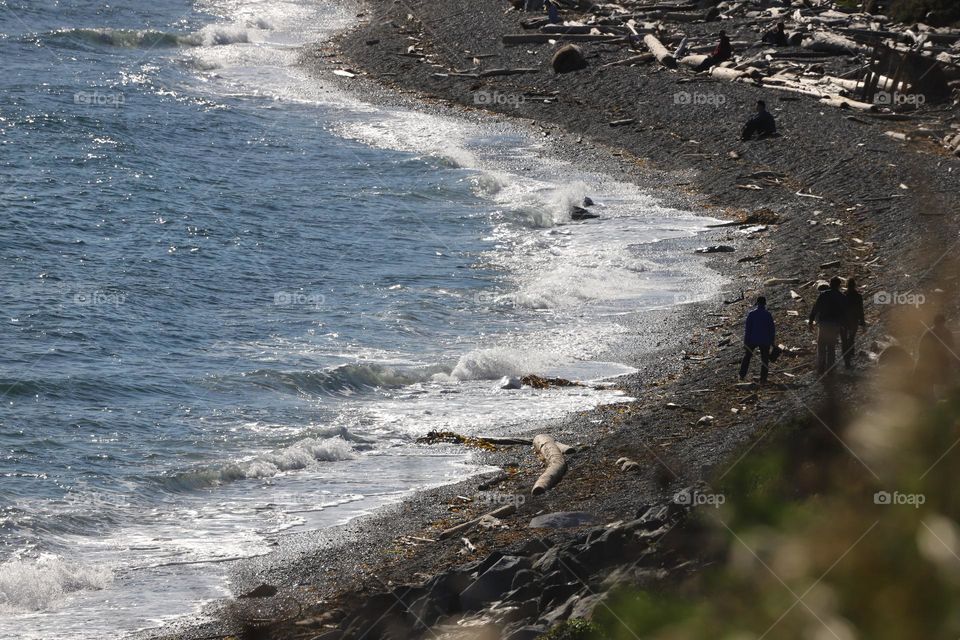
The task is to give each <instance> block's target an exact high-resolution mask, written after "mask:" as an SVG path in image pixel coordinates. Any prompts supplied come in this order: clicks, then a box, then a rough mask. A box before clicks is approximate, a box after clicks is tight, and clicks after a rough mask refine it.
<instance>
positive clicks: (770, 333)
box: [740, 296, 777, 384]
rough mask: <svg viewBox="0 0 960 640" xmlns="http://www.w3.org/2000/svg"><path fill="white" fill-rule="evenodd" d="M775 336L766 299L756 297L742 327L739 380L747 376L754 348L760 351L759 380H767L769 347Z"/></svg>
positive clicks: (774, 326)
mask: <svg viewBox="0 0 960 640" xmlns="http://www.w3.org/2000/svg"><path fill="white" fill-rule="evenodd" d="M776 337H777V329H776V325H775V324H774V322H773V315H772V314H771V313H770V312H769V311H767V299H766V298H765V297H764V296H760V297H758V298H757V306H755V307H754V308H753V309H751V310H750V313H748V314H747V321H746V323H745V326H744V329H743V349H744V351H743V359H742V360H741V361H740V380H741V381H743V380H744V379H745V378H746V377H747V371H748V370H749V369H750V359H751V358H752V357H753V352H754V350H755V349H759V351H760V382H761V384H762V383H765V382H766V381H767V375H768V373H769V363H770V347H772V346H773V343H774V341H775V340H776Z"/></svg>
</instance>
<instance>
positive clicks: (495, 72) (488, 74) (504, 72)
mask: <svg viewBox="0 0 960 640" xmlns="http://www.w3.org/2000/svg"><path fill="white" fill-rule="evenodd" d="M526 73H540V69H537V68H536V67H522V68H519V69H487V70H486V71H481V72H480V73H479V74H477V75H478V76H479V77H481V78H493V77H496V76H519V75H523V74H526Z"/></svg>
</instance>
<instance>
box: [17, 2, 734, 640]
mask: <svg viewBox="0 0 960 640" xmlns="http://www.w3.org/2000/svg"><path fill="white" fill-rule="evenodd" d="M356 11H357V7H355V6H351V5H350V4H347V3H342V2H338V3H334V2H332V1H331V0H316V1H314V0H196V1H194V2H191V1H189V0H154V2H150V3H144V2H138V1H136V0H116V1H115V2H112V3H109V4H106V3H102V2H94V1H92V0H0V59H2V60H3V61H4V67H5V72H4V73H3V74H2V75H0V150H2V153H0V167H2V171H0V205H2V209H0V211H2V214H0V215H2V224H0V262H2V287H0V310H2V319H3V323H4V329H3V331H2V334H0V341H2V342H0V347H2V354H3V357H2V359H0V402H2V409H0V637H4V638H37V639H40V638H42V639H48V638H102V637H123V636H124V635H127V634H130V633H132V632H134V631H136V630H141V629H147V628H152V627H155V626H158V625H160V624H162V623H164V622H165V621H168V620H171V619H174V618H177V617H180V616H184V615H192V614H195V613H196V612H197V611H199V607H200V606H201V605H202V603H204V602H207V601H209V600H211V599H215V598H218V597H222V596H224V595H227V594H228V593H229V583H228V581H227V577H226V569H225V566H226V563H225V562H224V561H227V560H230V559H232V558H243V557H250V556H255V555H258V554H263V553H267V552H268V551H269V549H270V548H271V545H273V544H275V542H276V540H277V539H278V537H280V536H283V535H284V534H286V533H288V532H291V531H302V530H305V529H316V528H322V527H329V526H333V525H336V524H338V523H342V522H345V521H348V520H349V519H351V518H353V517H355V516H357V515H359V514H363V513H368V512H370V511H371V510H373V509H375V508H376V507H377V506H380V505H382V504H384V503H386V502H390V501H394V500H396V499H398V498H400V497H402V496H403V495H405V494H406V493H408V492H410V491H411V490H413V489H415V488H417V487H424V486H430V485H436V484H440V483H445V482H450V481H453V480H456V479H457V478H461V477H463V476H465V475H467V474H469V473H473V472H476V471H477V470H478V466H477V464H476V463H475V462H474V461H473V460H472V459H471V457H470V454H469V452H464V451H462V450H458V449H456V448H449V447H447V448H444V447H425V446H418V445H417V444H416V442H415V440H416V438H417V437H418V436H420V435H423V434H425V433H426V432H427V431H429V430H431V429H449V430H455V431H459V432H464V433H474V434H502V433H509V432H512V431H517V430H519V429H522V428H525V427H527V426H529V425H531V424H534V423H536V421H539V420H545V419H550V418H553V417H560V416H563V415H565V414H567V413H569V412H571V411H576V410H581V409H586V408H590V407H593V406H596V405H597V404H599V403H604V402H620V401H624V400H625V399H626V398H624V397H623V396H622V395H619V394H618V393H616V392H612V391H595V390H588V389H576V388H574V389H566V390H554V391H550V392H547V393H544V392H534V391H528V390H522V391H504V390H501V389H499V385H498V384H497V380H498V379H499V378H500V377H502V376H507V375H519V374H526V373H539V374H545V375H563V376H566V377H573V378H577V379H582V380H601V379H606V378H610V377H611V376H616V375H619V374H622V373H625V372H628V371H629V370H630V369H629V367H626V366H624V365H623V364H621V363H617V362H614V361H611V360H614V358H612V357H611V356H609V353H611V349H613V352H614V353H615V352H616V349H615V346H616V345H617V344H618V343H619V342H620V341H623V340H628V339H629V337H630V335H631V332H632V331H633V330H634V329H633V326H632V324H631V323H632V322H633V320H632V319H633V318H634V317H635V315H634V314H635V313H637V312H638V311H642V310H643V309H645V308H659V307H663V306H665V305H670V304H675V303H677V302H682V301H689V300H694V299H698V298H705V297H708V296H710V295H712V293H713V292H714V291H715V290H716V289H717V286H718V283H719V282H720V280H719V277H718V276H717V275H716V274H715V273H712V272H710V271H709V270H707V269H706V268H705V267H703V266H702V265H701V264H699V263H698V262H697V261H694V260H691V256H689V248H688V247H687V245H686V244H684V242H687V243H689V241H690V239H691V238H694V237H695V236H696V234H697V233H698V232H699V231H701V230H703V229H704V228H705V226H706V225H707V224H708V223H710V222H712V220H709V219H706V218H701V217H696V216H695V215H693V213H691V212H683V211H677V210H672V209H669V208H666V207H663V206H661V205H660V204H659V203H658V202H657V201H656V200H655V199H653V198H652V197H650V196H649V195H647V194H646V193H644V192H643V191H642V190H641V189H638V188H636V187H635V186H632V185H628V184H623V183H620V182H617V181H616V180H613V179H611V178H609V177H606V176H603V175H600V174H596V173H590V172H589V171H586V170H583V168H575V167H571V166H567V165H565V164H563V163H562V162H560V161H557V160H555V159H552V158H550V157H549V155H548V154H546V153H545V150H544V149H543V148H542V147H541V145H540V144H539V143H538V141H537V140H536V139H534V138H532V137H530V136H528V135H527V134H525V133H524V132H523V131H522V130H519V129H516V128H513V127H512V126H511V125H509V124H506V123H502V122H500V123H494V122H491V123H489V124H476V123H469V122H464V121H458V120H455V119H451V118H446V117H439V116H427V115H424V114H420V113H415V112H410V111H403V110H397V109H383V108H379V107H375V106H372V105H369V104H365V103H364V102H363V101H362V100H361V99H360V98H357V97H355V96H352V95H350V94H347V93H343V92H342V91H340V90H338V89H337V88H336V86H335V85H334V84H332V83H329V82H325V81H324V79H323V77H316V76H315V75H311V74H310V73H308V72H307V71H306V70H305V69H304V68H303V67H301V65H300V63H299V60H300V48H301V46H302V45H303V44H305V43H310V42H316V41H319V40H323V39H324V38H326V37H328V36H329V35H330V34H331V33H333V32H335V31H336V30H338V29H342V28H344V27H346V26H348V25H349V24H350V21H351V20H352V19H354V18H353V16H355V14H356ZM585 195H589V196H590V197H591V198H592V199H594V200H595V201H597V203H598V204H597V205H596V210H597V211H598V212H599V213H601V214H602V218H601V219H599V220H595V221H589V222H586V223H573V222H571V220H570V215H569V214H570V207H571V205H572V204H579V203H580V202H581V201H582V198H583V197H584V196H585Z"/></svg>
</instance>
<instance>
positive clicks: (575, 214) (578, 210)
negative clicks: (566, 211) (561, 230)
mask: <svg viewBox="0 0 960 640" xmlns="http://www.w3.org/2000/svg"><path fill="white" fill-rule="evenodd" d="M599 217H600V214H599V213H591V212H590V211H587V210H586V209H584V208H583V207H574V208H573V210H572V211H571V212H570V219H571V220H592V219H593V218H599Z"/></svg>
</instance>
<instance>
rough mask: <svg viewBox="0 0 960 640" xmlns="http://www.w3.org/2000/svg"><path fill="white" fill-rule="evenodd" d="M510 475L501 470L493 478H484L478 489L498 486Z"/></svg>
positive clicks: (482, 489) (483, 489)
mask: <svg viewBox="0 0 960 640" xmlns="http://www.w3.org/2000/svg"><path fill="white" fill-rule="evenodd" d="M531 444H532V442H531ZM509 477H510V474H508V473H507V472H505V471H500V472H498V473H497V474H495V475H494V476H493V477H492V478H489V479H487V480H484V481H483V482H481V483H480V484H479V485H477V491H486V490H487V489H492V488H493V487H495V486H497V485H498V484H500V483H501V482H503V481H504V480H506V479H508V478H509Z"/></svg>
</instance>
